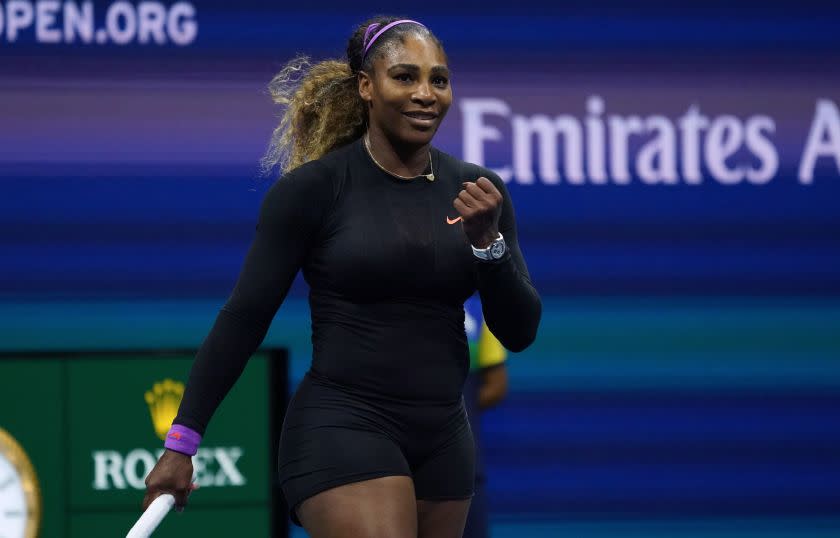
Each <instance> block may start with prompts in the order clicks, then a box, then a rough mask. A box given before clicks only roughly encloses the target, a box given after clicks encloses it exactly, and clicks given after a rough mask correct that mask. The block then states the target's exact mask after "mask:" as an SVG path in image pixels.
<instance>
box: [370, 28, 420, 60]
mask: <svg viewBox="0 0 840 538" xmlns="http://www.w3.org/2000/svg"><path fill="white" fill-rule="evenodd" d="M405 23H411V24H419V25H420V26H423V28H425V27H426V26H425V25H423V23H420V22H417V21H412V20H410V19H400V20H398V21H394V22H392V23H389V24H386V25H385V27H384V28H383V29H381V30H379V31H378V32H376V33H375V34H373V37H371V38H370V41H368V36H369V35H370V33H371V32H372V31H374V30H376V29H377V28H379V27H380V26H381V25H380V24H379V23H378V22H375V23H373V24H371V25H370V26H368V27H367V30H365V38H364V41H363V42H364V44H365V51H364V53H363V54H362V61H364V60H365V57H366V56H367V53H368V49H370V46H371V45H373V42H374V41H376V39H377V38H378V37H379V36H381V35H382V34H384V33H385V32H387V31H388V30H389V29H390V28H392V27H394V26H396V25H398V24H405Z"/></svg>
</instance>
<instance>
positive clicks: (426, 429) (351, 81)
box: [144, 17, 541, 538]
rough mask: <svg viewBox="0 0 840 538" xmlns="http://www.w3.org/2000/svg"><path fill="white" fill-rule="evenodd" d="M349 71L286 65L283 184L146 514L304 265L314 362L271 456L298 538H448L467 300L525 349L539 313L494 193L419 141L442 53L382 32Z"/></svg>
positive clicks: (209, 343) (440, 101) (460, 430)
mask: <svg viewBox="0 0 840 538" xmlns="http://www.w3.org/2000/svg"><path fill="white" fill-rule="evenodd" d="M347 57H348V61H347V62H340V61H325V62H321V63H318V64H316V65H313V66H309V65H308V64H307V63H306V62H305V60H301V59H298V60H295V61H293V62H291V63H290V64H289V65H288V66H287V67H286V68H285V69H284V70H283V71H281V73H280V74H278V75H277V77H275V79H274V81H272V85H271V88H272V92H273V94H274V97H275V100H276V101H277V102H279V103H280V104H283V105H285V106H286V107H287V108H286V111H285V115H284V117H283V119H282V121H281V123H280V126H279V127H278V128H277V130H276V131H275V133H274V136H273V139H272V145H271V148H270V150H269V152H268V154H267V156H266V161H267V164H268V165H269V166H270V165H273V164H280V165H281V167H282V168H283V170H284V172H285V174H284V175H283V177H282V178H280V179H279V180H278V181H277V182H276V183H275V184H274V185H273V186H272V187H271V189H270V190H269V192H268V193H267V195H266V197H265V200H264V202H263V205H262V208H261V211H260V216H259V222H258V225H257V232H256V237H255V238H254V241H253V243H252V245H251V247H250V250H249V252H248V255H247V257H246V259H245V263H244V266H243V268H242V272H241V274H240V276H239V280H238V281H237V284H236V287H235V289H234V290H233V293H232V295H231V296H230V298H229V299H228V301H227V303H226V304H225V306H224V307H223V308H222V309H221V311H220V312H219V315H218V318H217V319H216V323H215V325H214V326H213V329H212V330H211V332H210V334H209V335H208V336H207V338H206V340H205V341H204V343H203V344H202V346H201V349H200V350H199V352H198V354H197V356H196V359H195V362H194V364H193V367H192V371H191V373H190V378H189V382H188V384H187V389H186V392H185V394H184V398H183V401H182V403H181V407H180V409H179V412H178V416H177V418H176V419H175V421H174V423H173V426H172V429H171V430H170V433H169V435H168V438H167V441H166V448H167V450H166V451H165V452H164V454H163V455H162V456H161V458H160V460H159V461H158V463H157V465H156V467H155V468H154V469H153V470H152V472H151V473H150V474H149V477H148V478H147V480H146V484H147V488H148V489H147V494H146V498H145V499H144V507H145V506H148V503H150V502H151V501H152V499H154V498H155V497H156V496H158V495H159V494H161V493H164V492H168V493H173V494H174V495H175V497H176V505H177V506H179V507H183V506H184V505H185V504H186V502H187V495H188V494H189V491H190V490H191V486H190V479H191V476H192V464H191V461H190V456H191V455H192V454H194V453H195V450H196V448H197V446H198V444H199V442H200V440H201V435H202V434H203V433H204V431H205V428H206V427H207V423H208V422H209V420H210V417H211V416H212V414H213V412H214V411H215V409H216V407H217V406H218V405H219V403H220V402H221V401H222V399H223V398H224V396H225V395H226V394H227V392H228V390H229V389H230V387H231V386H232V385H233V383H234V382H235V381H236V379H237V378H238V377H239V375H240V373H241V372H242V369H243V368H244V366H245V363H246V362H247V360H248V358H249V356H250V355H251V354H252V353H253V352H254V350H256V348H257V347H258V346H259V344H260V343H261V342H262V339H263V338H264V337H265V333H266V331H267V330H268V327H269V324H270V322H271V320H272V318H273V316H274V314H275V312H276V311H277V309H278V308H279V306H280V304H281V303H282V301H283V298H284V297H285V295H286V293H287V291H288V289H289V286H290V285H291V283H292V280H293V279H294V277H295V275H296V273H297V272H298V270H301V269H302V270H303V274H304V277H305V279H306V281H307V283H308V284H309V286H310V294H309V303H310V307H311V312H312V344H313V358H312V366H311V368H310V370H309V372H308V373H307V374H306V376H305V378H304V379H303V381H302V382H301V384H300V386H299V387H298V389H297V392H296V394H295V396H294V398H293V399H292V401H291V403H290V405H289V408H288V411H287V415H286V418H285V422H284V425H283V431H282V435H281V440H280V461H279V472H280V479H281V483H282V487H283V492H284V494H285V496H286V498H287V500H288V502H289V505H290V506H291V507H292V514H291V516H292V519H293V520H294V521H295V523H298V524H302V525H303V526H304V527H305V528H306V530H307V531H308V532H309V534H310V536H312V537H313V538H321V537H333V538H334V537H353V538H359V537H386V536H387V537H389V538H394V537H397V538H400V537H415V536H421V537H435V538H442V537H443V538H445V537H458V536H461V533H462V531H463V527H464V521H465V518H466V515H467V511H468V509H469V504H470V498H471V496H472V493H473V459H474V446H473V438H472V434H471V432H470V428H469V425H468V423H467V417H466V415H465V412H464V405H463V401H462V398H461V389H462V386H463V383H464V379H465V376H466V375H467V371H468V368H469V357H468V348H467V340H466V336H465V333H464V310H463V304H464V301H465V300H466V299H467V298H468V297H469V296H470V295H471V294H472V293H473V292H474V291H475V290H476V289H477V290H478V291H479V294H480V296H481V302H482V304H483V311H484V316H485V320H486V322H487V325H488V326H489V327H490V329H491V330H492V332H493V333H494V334H495V335H496V336H497V337H498V339H499V340H500V341H501V342H502V344H504V345H505V347H507V348H508V349H510V350H512V351H520V350H522V349H525V348H526V347H527V346H528V345H529V344H530V343H531V342H532V341H533V340H534V338H535V335H536V331H537V325H538V324H539V319H540V312H541V305H540V299H539V296H538V295H537V292H536V291H535V290H534V287H533V286H532V285H531V282H530V279H529V276H528V270H527V268H526V266H525V261H524V259H523V258H522V253H521V252H520V249H519V245H518V241H517V236H516V224H515V221H514V214H513V206H512V205H511V201H510V197H509V196H508V193H507V189H506V188H505V185H504V184H503V183H502V181H501V180H500V179H499V177H498V176H497V175H495V174H494V173H492V172H491V171H489V170H487V169H485V168H481V167H479V166H476V165H474V164H469V163H465V162H463V161H460V160H458V159H456V158H454V157H452V156H450V155H447V154H445V153H443V152H441V151H438V150H437V149H435V148H433V147H432V146H431V141H432V137H433V136H434V134H435V132H436V131H437V129H438V127H439V125H440V122H441V121H442V120H443V118H444V116H445V115H446V112H447V110H448V108H449V106H450V104H451V102H452V90H451V87H450V84H449V69H448V67H447V59H446V55H445V53H444V51H443V47H442V46H441V44H440V42H439V41H438V39H437V38H436V37H435V36H434V35H433V34H432V33H431V32H430V31H429V30H428V29H427V28H426V27H425V26H423V25H422V24H420V23H418V22H416V21H410V20H399V19H394V18H385V17H380V18H376V19H373V20H371V21H368V22H366V23H364V24H362V25H361V26H360V27H359V28H358V29H357V30H356V32H355V33H354V34H353V36H352V37H351V38H350V41H349V44H348V47H347ZM301 73H303V75H302V76H300V74H301Z"/></svg>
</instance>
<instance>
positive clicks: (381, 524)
mask: <svg viewBox="0 0 840 538" xmlns="http://www.w3.org/2000/svg"><path fill="white" fill-rule="evenodd" d="M468 506H469V504H468ZM297 515H298V518H299V519H300V521H301V523H302V524H303V527H304V528H305V529H306V532H308V533H309V536H310V537H311V538H386V537H387V538H392V537H393V538H415V537H416V536H417V516H418V502H417V501H416V500H415V497H414V484H413V482H412V481H411V477H408V476H385V477H382V478H374V479H372V480H365V481H363V482H354V483H352V484H346V485H343V486H338V487H335V488H332V489H328V490H326V491H322V492H321V493H318V494H317V495H314V496H312V497H309V498H308V499H306V500H305V501H303V502H301V503H300V506H298V508H297ZM464 517H466V513H465V514H464ZM461 528H462V529H463V523H462V524H461ZM429 536H431V535H429ZM440 536H444V535H440ZM453 536H454V535H453ZM458 536H460V534H458Z"/></svg>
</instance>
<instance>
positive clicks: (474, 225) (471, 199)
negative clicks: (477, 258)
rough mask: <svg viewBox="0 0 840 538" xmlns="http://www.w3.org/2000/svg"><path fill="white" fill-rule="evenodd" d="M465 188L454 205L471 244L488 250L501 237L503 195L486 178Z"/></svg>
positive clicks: (467, 184)
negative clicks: (500, 222)
mask: <svg viewBox="0 0 840 538" xmlns="http://www.w3.org/2000/svg"><path fill="white" fill-rule="evenodd" d="M463 186H464V188H463V190H462V191H461V192H459V193H458V197H457V198H455V200H454V201H453V202H452V205H453V206H454V207H455V210H456V211H458V213H459V214H460V215H461V219H462V220H463V223H464V233H466V234H467V238H468V239H469V240H470V243H471V244H472V245H473V246H474V247H476V248H487V247H488V246H490V243H492V242H493V241H495V240H496V238H498V237H499V215H501V213H502V193H500V192H499V189H497V188H496V186H495V185H493V182H492V181H490V180H489V179H487V178H486V177H480V178H478V179H477V180H475V182H471V181H467V182H464V183H463Z"/></svg>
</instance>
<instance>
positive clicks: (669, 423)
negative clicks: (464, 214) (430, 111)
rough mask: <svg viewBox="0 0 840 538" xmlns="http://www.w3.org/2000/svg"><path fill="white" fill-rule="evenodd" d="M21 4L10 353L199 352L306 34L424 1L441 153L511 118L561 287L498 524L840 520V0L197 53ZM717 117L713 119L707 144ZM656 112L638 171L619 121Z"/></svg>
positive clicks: (480, 17) (334, 52)
mask: <svg viewBox="0 0 840 538" xmlns="http://www.w3.org/2000/svg"><path fill="white" fill-rule="evenodd" d="M0 4H2V6H3V9H2V11H4V16H5V17H4V22H5V25H4V26H0V184H1V185H2V191H0V192H2V196H0V261H2V263H0V299H2V303H0V321H2V322H1V323H0V346H2V347H3V348H4V349H59V348H66V347H71V348H72V347H85V348H90V347H101V348H109V349H113V348H120V347H125V348H136V347H138V346H142V347H146V346H157V345H160V346H180V347H183V346H194V345H197V344H199V343H200V341H201V339H202V338H203V336H204V335H205V333H206V331H207V329H208V328H209V326H210V324H211V323H212V320H213V318H214V316H215V313H216V311H217V310H218V308H219V306H221V304H222V303H223V302H224V300H225V298H226V295H227V294H228V293H229V291H230V288H231V286H232V284H233V282H234V280H235V278H236V274H237V271H238V268H239V265H240V263H241V260H242V256H243V255H244V252H245V250H246V248H247V245H248V242H249V240H250V237H251V234H252V231H253V226H254V223H255V219H256V212H257V208H258V205H259V202H260V200H261V197H262V195H263V193H264V192H265V191H266V189H267V188H268V184H269V182H270V180H267V179H262V178H259V177H258V175H257V169H258V160H259V157H260V156H261V154H262V152H263V151H264V149H265V147H266V142H267V140H268V137H269V135H270V133H271V130H272V129H273V127H274V126H275V122H276V117H277V112H278V111H277V110H276V109H275V108H273V107H272V105H271V103H270V100H269V99H268V97H267V95H266V92H265V89H264V88H265V85H266V83H267V81H268V80H269V79H270V78H271V76H272V74H273V73H274V72H275V71H276V70H278V69H279V67H280V66H281V65H282V63H283V62H284V61H285V60H286V59H288V58H290V57H291V56H293V55H294V54H296V53H298V52H306V53H308V54H310V55H312V56H314V57H316V58H322V57H335V56H340V55H341V54H342V50H343V47H344V44H345V39H346V37H347V35H348V34H349V33H350V31H351V30H352V28H353V26H354V24H356V23H358V22H359V21H360V20H361V19H362V18H364V17H365V16H366V15H367V14H372V13H377V12H394V11H403V12H405V13H407V14H409V15H411V16H412V17H415V18H418V19H420V20H423V21H424V22H426V23H427V24H428V25H429V26H430V27H431V28H432V29H433V30H434V31H435V32H436V33H437V34H438V35H439V36H440V37H441V39H442V40H443V42H444V44H445V45H446V48H447V53H448V55H449V57H450V61H451V65H452V68H453V73H454V74H453V88H454V91H455V97H456V101H455V104H454V105H453V107H452V109H451V111H450V115H449V117H448V118H447V120H446V122H445V123H444V127H442V129H441V132H440V133H439V135H438V137H437V139H436V144H437V145H438V146H439V147H440V148H441V149H443V150H445V151H448V152H450V153H453V154H455V155H458V156H462V157H467V158H469V157H473V158H474V157H475V156H476V154H475V153H474V148H475V147H476V146H475V144H476V142H475V141H476V139H477V138H480V137H481V134H480V132H479V131H478V130H476V126H475V123H473V124H470V121H478V120H476V116H475V115H473V116H470V110H475V107H476V106H479V105H481V104H482V103H484V104H485V105H486V104H487V103H491V105H492V106H493V107H495V109H496V110H499V107H501V108H502V109H506V110H507V111H508V112H506V113H504V112H495V113H486V114H484V115H483V116H482V117H481V118H479V120H480V122H481V125H482V126H483V128H484V129H491V130H492V129H495V132H497V133H498V135H497V139H495V140H493V139H490V138H487V139H486V140H483V141H482V143H481V144H480V147H481V148H482V151H483V157H482V158H483V163H484V164H486V165H488V166H492V167H494V168H497V169H503V168H506V167H508V168H510V169H511V171H512V172H513V173H512V177H511V181H510V183H509V189H510V192H511V196H512V197H513V199H514V203H515V205H516V209H517V213H518V222H519V226H520V236H521V243H522V245H523V250H524V252H525V255H526V258H527V260H528V263H529V267H530V268H531V272H532V276H533V277H534V281H535V283H536V285H537V287H538V289H539V290H540V291H541V293H542V294H543V296H544V302H545V314H544V320H543V324H542V326H541V331H540V335H539V338H538V341H537V343H536V344H535V345H534V346H533V347H532V348H530V349H529V350H527V351H526V352H524V353H521V354H518V355H514V356H512V357H511V360H510V362H509V368H510V373H511V381H512V383H511V394H510V397H509V399H508V401H507V402H506V403H505V405H504V406H502V407H501V408H499V409H497V410H494V411H492V412H490V413H488V414H487V416H486V417H485V427H486V430H487V432H486V435H485V439H486V443H487V447H486V448H487V453H488V454H487V462H488V465H489V468H488V474H489V476H490V483H489V487H490V490H491V491H490V495H491V503H492V511H493V521H494V531H495V533H496V534H495V535H496V536H505V535H514V534H515V535H520V536H522V535H524V536H559V535H564V536H583V537H589V536H646V537H653V536H662V537H674V536H681V537H682V536H685V537H700V536H715V537H729V536H774V537H775V536H778V537H781V536H790V537H794V536H795V537H817V536H819V537H823V536H837V535H838V534H840V489H838V488H837V484H838V482H840V362H838V361H840V249H838V247H840V155H838V156H836V157H835V155H837V153H838V152H840V149H838V148H840V115H837V113H836V111H837V105H838V104H840V72H838V70H837V68H836V66H837V65H838V60H840V10H838V9H837V8H832V7H830V6H828V5H827V3H825V2H821V3H816V2H814V3H809V2H797V3H789V4H787V5H783V4H773V3H770V4H766V5H763V6H762V7H761V8H760V9H758V8H754V7H747V6H745V7H738V6H733V5H731V4H732V2H686V3H679V4H673V3H670V2H656V1H648V2H636V3H633V4H632V7H631V6H630V5H628V4H626V3H623V2H590V3H585V5H583V4H582V3H580V4H579V3H574V2H557V3H550V4H549V3H544V4H543V3H532V4H529V3H517V5H516V6H515V8H514V7H513V6H511V5H510V3H508V2H497V1H490V2H481V3H480V4H478V3H476V5H470V4H469V3H465V4H462V5H459V6H452V5H449V4H448V3H442V2H427V3H425V4H423V6H417V7H405V8H403V9H402V10H400V9H395V7H394V4H393V3H387V4H386V3H384V2H382V3H376V2H374V3H369V4H367V5H365V6H364V10H363V11H362V10H361V8H360V7H359V6H348V5H346V3H344V2H331V1H330V2H321V3H320V4H319V5H318V6H317V12H316V11H315V6H304V5H295V6H280V5H277V4H274V3H271V2H258V1H253V0H252V1H245V2H237V3H236V4H235V5H233V4H231V3H229V2H216V1H212V2H211V1H201V2H198V1H196V2H193V3H192V4H190V5H191V6H193V8H194V16H192V17H186V18H184V19H182V20H181V23H183V21H184V20H186V21H193V22H194V23H195V24H196V28H197V33H196V34H195V36H194V38H192V39H191V40H189V42H187V43H185V44H183V45H175V44H173V43H172V40H173V38H174V39H178V38H179V36H180V37H182V38H183V37H184V35H183V32H180V33H179V28H181V29H183V28H184V26H183V25H181V26H178V25H176V26H173V28H172V30H171V31H168V33H166V34H165V37H166V40H167V42H166V43H164V44H157V43H154V38H151V39H150V42H149V43H142V42H141V38H140V33H139V32H135V33H133V34H132V33H131V32H128V31H127V30H126V27H125V26H124V25H123V26H120V25H116V26H114V25H112V26H108V23H107V21H106V13H107V12H108V10H109V9H111V10H114V9H116V8H114V7H113V6H114V5H115V4H117V3H116V2H93V3H92V6H93V11H94V23H93V26H94V28H95V29H98V28H103V29H105V30H106V32H105V33H104V34H102V35H103V36H105V37H104V38H103V40H104V42H103V43H99V44H97V43H96V36H97V35H98V33H97V32H93V33H92V34H91V35H92V36H93V37H92V38H91V39H92V41H93V42H91V43H85V42H84V39H83V38H82V37H79V35H80V34H79V33H78V32H76V33H75V34H74V36H75V37H73V38H72V39H71V38H70V37H69V36H70V33H69V32H66V31H65V30H64V27H63V22H64V21H63V17H62V14H61V13H59V16H58V17H57V19H56V21H58V22H56V23H55V24H52V25H47V30H52V33H51V32H50V31H44V29H42V31H41V32H40V34H39V32H38V31H36V25H35V23H33V24H32V25H30V26H27V27H26V28H22V29H21V30H19V32H18V33H17V35H15V36H14V37H12V36H11V34H10V32H9V26H8V24H9V22H8V21H9V17H8V13H7V10H6V8H7V7H8V2H2V3H0ZM68 4H74V5H75V4H77V3H74V2H64V3H63V4H62V7H66V6H67V5H68ZM165 6H166V7H167V9H170V8H171V6H172V4H171V3H166V4H165ZM351 8H352V9H351ZM121 20H122V22H123V23H124V22H125V20H126V19H125V18H123V19H121ZM176 22H177V21H176ZM55 31H59V32H60V34H61V35H60V38H61V39H60V41H62V43H48V42H45V39H47V40H48V39H49V37H50V36H51V35H53V34H55ZM109 32H110V34H109ZM120 35H122V36H127V41H128V43H127V44H124V45H120V44H116V43H114V38H115V37H117V38H119V37H120ZM64 41H70V42H64ZM597 101H600V102H601V103H602V108H603V110H602V111H598V110H593V108H592V106H593V103H595V102H597ZM470 107H473V108H472V109H471V108H470ZM595 108H597V107H595ZM692 114H694V115H695V117H696V115H698V114H699V115H702V116H703V117H704V118H705V119H706V121H707V122H708V125H707V126H706V127H705V128H703V129H701V130H700V131H699V134H698V141H697V142H696V145H692V143H691V141H690V140H689V137H687V136H686V131H684V130H683V127H682V126H683V125H684V124H685V122H686V121H687V120H686V118H688V117H691V115H692ZM634 117H635V118H638V121H639V122H641V124H642V125H644V126H645V127H644V128H643V129H642V132H640V133H638V134H635V135H631V136H629V137H628V138H627V144H626V154H627V167H626V168H627V172H628V177H627V178H623V176H622V175H621V173H620V169H621V168H622V167H621V166H618V165H615V164H614V163H615V162H618V161H619V160H620V157H621V148H622V143H621V137H619V136H617V131H615V130H612V129H613V127H612V125H614V124H621V125H627V124H630V123H633V122H634V121H635V120H633V119H628V118H634ZM470 118H472V120H471V119H470ZM539 118H542V119H544V120H546V121H548V122H549V123H550V124H551V125H556V124H557V123H558V122H561V121H564V122H565V123H566V125H568V124H570V123H577V125H579V128H580V129H581V143H582V146H581V149H580V152H579V153H576V152H575V148H574V147H570V146H569V141H568V139H567V137H564V136H560V137H558V138H557V139H556V140H549V142H546V143H545V145H543V146H540V142H541V141H542V140H543V139H542V138H539V136H538V135H536V134H532V135H529V136H523V135H522V133H521V132H520V133H519V134H517V131H516V129H517V128H522V127H521V126H522V125H526V124H527V125H531V126H534V125H537V124H538V122H539V121H541V120H539ZM651 118H656V119H651ZM768 120H769V123H768ZM751 122H752V123H753V124H754V125H763V126H764V127H763V130H759V132H758V134H757V135H756V136H754V137H753V139H752V143H751V142H750V139H749V138H748V137H749V136H750V135H746V134H744V135H739V132H742V130H743V131H744V132H746V131H749V130H750V127H749V125H750V123H751ZM716 123H717V124H718V127H714V125H715V124H716ZM595 124H599V125H602V126H603V127H602V128H603V129H604V133H605V134H604V143H603V145H599V144H598V141H597V140H596V138H597V135H593V132H594V131H592V130H591V129H592V127H591V125H595ZM663 124H667V125H664V126H663ZM516 125H520V127H516ZM657 125H658V126H659V127H655V126H657ZM770 125H771V126H772V128H771V127H769V126H770ZM669 126H670V127H669ZM739 126H740V127H739ZM594 129H595V131H597V129H598V127H597V126H596V127H594ZM715 130H716V133H715V134H712V131H715ZM835 133H837V134H835ZM754 134H755V133H754ZM517 137H519V138H517ZM756 138H760V139H762V140H764V141H765V144H764V145H763V146H762V145H761V144H760V143H755V139H756ZM516 140H519V141H520V145H519V146H517V145H516ZM465 141H466V143H465ZM471 143H472V144H473V145H474V146H473V149H469V147H468V146H470V144H471ZM730 143H731V144H733V149H732V151H727V150H726V149H725V146H727V145H728V144H730ZM522 144H524V145H522ZM517 147H518V148H519V149H516V148H517ZM692 147H695V148H696V153H697V156H698V163H697V170H698V171H699V177H697V176H696V175H695V174H693V173H692V172H691V168H692V164H691V160H692V151H693V150H692V149H691V148H692ZM523 148H524V149H523ZM646 148H647V149H646ZM809 148H810V151H817V153H816V154H815V155H816V159H815V160H814V161H813V168H812V170H813V173H812V174H810V175H809V174H808V170H810V169H811V168H810V167H806V170H804V171H803V170H801V168H802V164H803V160H805V159H804V156H805V155H807V154H808V152H809ZM815 148H818V150H815ZM471 152H472V153H471ZM552 154H554V155H556V164H555V165H552V162H551V161H550V158H549V157H547V156H550V155H552ZM576 155H577V156H579V158H580V161H581V167H582V168H581V169H582V171H583V173H582V177H578V178H577V179H576V176H575V174H574V166H573V163H574V162H575V159H576ZM599 155H600V157H599ZM643 155H647V156H648V157H650V159H649V160H648V161H647V164H648V168H647V169H646V168H645V165H644V164H640V163H641V162H642V161H644V160H645V159H646V157H643ZM527 158H530V159H531V161H532V165H531V166H524V165H522V164H521V163H522V162H524V161H525V159H527ZM546 159H548V161H546ZM599 159H600V160H602V161H603V162H604V173H603V174H600V173H599V172H598V170H597V168H598V165H597V163H598V162H599ZM774 159H775V167H774V166H772V165H773V161H774ZM671 161H673V166H671V164H670V163H671ZM517 162H518V163H520V164H519V166H518V167H517ZM546 162H547V163H548V164H545V165H543V163H546ZM614 166H617V168H613V167H614ZM774 168H775V169H774ZM616 170H618V172H619V173H616ZM747 170H752V171H753V172H752V174H750V175H748V174H747V173H746V171H747ZM762 170H763V171H764V172H765V174H764V177H761V178H759V179H756V176H761V171H762ZM769 171H772V173H770V172H769ZM672 172H674V173H672ZM733 174H734V176H733ZM730 176H732V177H734V179H733V178H732V177H730ZM742 176H743V177H742ZM750 176H752V179H750ZM599 178H600V179H599ZM305 293H306V290H305V288H304V286H303V285H301V284H300V283H297V284H296V285H295V287H294V288H293V290H292V293H291V294H290V296H289V298H288V299H287V301H286V303H285V304H284V305H283V307H282V308H281V310H280V312H279V313H278V316H277V318H276V320H275V323H274V326H273V327H272V330H271V333H270V335H269V337H268V342H270V343H271V344H274V345H284V346H289V347H290V348H291V349H292V358H293V372H292V375H293V378H295V379H299V378H300V376H302V375H303V372H305V370H306V368H307V365H308V360H309V352H310V349H309V340H308V338H309V336H308V329H309V322H308V309H307V306H306V303H305Z"/></svg>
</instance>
